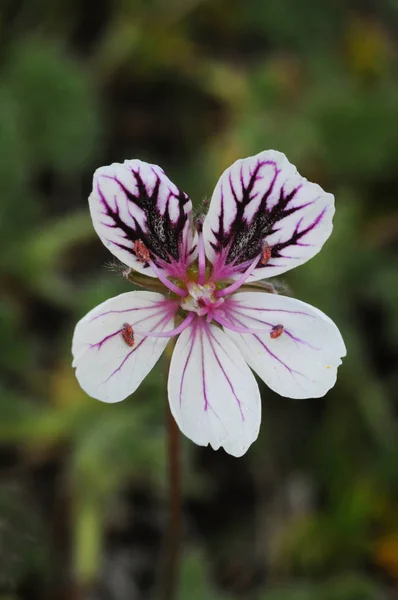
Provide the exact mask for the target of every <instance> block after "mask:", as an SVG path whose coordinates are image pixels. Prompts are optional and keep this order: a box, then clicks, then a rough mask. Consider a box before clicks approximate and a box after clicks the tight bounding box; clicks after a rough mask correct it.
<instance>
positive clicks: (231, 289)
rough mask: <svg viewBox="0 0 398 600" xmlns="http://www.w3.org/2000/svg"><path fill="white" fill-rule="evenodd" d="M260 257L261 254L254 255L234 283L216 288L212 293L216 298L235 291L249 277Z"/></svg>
mask: <svg viewBox="0 0 398 600" xmlns="http://www.w3.org/2000/svg"><path fill="white" fill-rule="evenodd" d="M261 257H262V254H259V255H258V256H256V258H255V259H254V260H253V262H252V264H251V265H249V267H248V268H247V269H246V271H245V272H244V273H242V275H241V276H240V277H239V279H237V280H236V281H234V283H232V284H231V285H229V286H228V287H226V288H224V289H223V290H217V291H216V292H215V294H214V295H215V296H216V297H217V298H220V297H221V296H227V295H228V294H232V292H235V290H237V289H239V288H240V286H241V285H243V284H244V283H245V281H246V280H247V279H249V277H250V275H251V274H252V273H253V271H254V269H255V268H256V267H257V265H258V263H259V262H260V260H261Z"/></svg>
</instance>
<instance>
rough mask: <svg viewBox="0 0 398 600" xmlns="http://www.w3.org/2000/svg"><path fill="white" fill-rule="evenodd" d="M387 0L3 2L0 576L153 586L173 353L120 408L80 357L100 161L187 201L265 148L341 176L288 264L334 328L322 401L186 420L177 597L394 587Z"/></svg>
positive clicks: (101, 587) (13, 589) (108, 274)
mask: <svg viewBox="0 0 398 600" xmlns="http://www.w3.org/2000/svg"><path fill="white" fill-rule="evenodd" d="M397 43H398V2H397V0H373V1H372V0H369V1H354V0H244V1H243V0H170V1H168V2H166V1H164V0H135V1H128V0H119V1H114V2H112V1H111V0H99V1H98V2H96V3H93V2H90V1H89V0H70V1H66V0H65V1H62V0H60V1H56V0H24V1H23V0H10V1H6V0H0V245H1V252H0V281H1V294H0V340H1V352H0V599H1V600H25V599H26V600H36V599H37V600H47V599H50V598H51V599H54V600H58V599H60V600H61V599H65V600H72V599H75V598H78V597H79V598H87V599H90V600H136V599H138V600H140V599H141V598H143V599H146V598H153V597H154V590H155V589H156V585H159V584H158V583H156V582H157V581H158V578H159V565H160V564H161V556H160V554H161V548H162V545H161V542H162V540H163V539H164V529H165V522H166V516H167V515H166V513H167V478H166V474H167V469H166V464H165V461H166V453H165V415H166V410H165V407H166V404H165V403H166V399H165V377H166V367H167V365H166V361H164V362H163V363H162V362H160V363H159V364H158V365H157V367H156V368H155V370H154V371H153V372H152V374H151V375H150V376H149V377H148V378H147V379H146V380H145V382H144V383H143V384H142V385H141V387H140V388H139V390H138V391H137V392H136V393H135V394H134V396H133V397H131V398H129V399H128V400H126V401H125V402H123V403H120V404H118V405H113V406H112V405H104V404H101V403H99V402H97V401H95V400H92V399H91V398H88V397H87V396H86V395H85V394H84V393H83V392H82V391H81V390H80V389H79V386H78V384H77V382H76V380H75V377H74V373H73V370H72V368H71V356H70V346H71V336H72V333H73V329H74V325H75V323H76V321H77V320H78V319H79V318H81V317H82V316H83V315H84V314H85V313H86V312H87V311H88V310H89V309H91V308H92V307H94V306H95V305H96V304H98V303H100V302H102V301H104V300H106V299H107V298H109V297H111V296H114V295H116V294H118V293H121V292H124V291H129V289H131V288H129V284H128V283H127V282H126V281H125V280H124V279H123V278H122V277H120V275H118V274H117V273H116V272H113V271H112V270H110V269H107V268H105V266H106V265H107V263H109V262H112V257H111V255H110V254H109V253H107V251H106V250H105V249H104V247H103V246H102V244H101V243H100V241H99V240H98V238H97V237H96V235H95V233H94V230H93V228H92V225H91V221H90V217H89V212H88V207H87V196H88V194H89V192H90V189H91V178H92V174H93V171H94V170H95V169H96V168H97V167H98V166H101V165H104V164H109V163H110V162H114V161H123V160H124V159H125V158H141V159H143V160H147V161H149V162H153V163H155V164H160V165H161V166H162V167H163V168H164V169H165V170H166V172H167V174H168V175H169V176H170V178H171V179H172V180H173V181H175V182H176V183H177V184H178V185H179V186H180V187H181V188H182V189H184V190H185V191H186V192H187V193H188V194H189V195H190V196H191V197H192V198H193V199H194V202H195V203H196V204H197V205H198V204H199V203H200V202H201V201H202V200H203V198H205V197H207V198H208V197H210V196H211V193H212V190H213V187H214V185H215V183H216V181H217V178H218V177H219V175H220V174H221V172H222V170H223V169H224V168H226V167H227V166H229V165H230V164H231V163H232V162H233V161H234V160H236V159H237V158H241V157H245V156H249V155H251V154H254V153H257V152H259V151H261V150H264V149H268V148H275V149H277V150H280V151H282V152H284V153H285V154H286V155H287V156H288V158H289V160H290V161H291V162H293V163H294V164H296V165H297V167H298V169H299V171H300V172H301V173H302V174H303V175H305V176H306V177H308V178H309V179H310V180H312V181H315V182H317V183H320V184H321V185H322V186H323V187H324V188H325V189H326V190H327V191H331V192H333V193H334V194H335V196H336V205H337V213H336V217H335V228H334V232H333V235H332V237H331V239H330V240H329V241H328V243H327V244H326V246H325V248H324V249H323V250H322V252H321V253H320V254H319V255H318V256H316V257H315V258H314V259H313V260H311V261H310V262H309V263H307V264H306V265H304V266H302V267H299V268H297V269H295V270H294V271H292V272H289V273H288V274H286V276H284V277H282V278H281V281H282V284H283V285H285V286H286V287H287V288H288V289H289V292H290V293H291V294H293V295H294V296H296V297H298V298H300V299H302V300H305V301H307V302H309V303H311V304H313V305H315V306H317V307H318V308H320V309H321V310H323V311H324V312H326V313H327V314H328V315H329V316H330V317H331V318H333V320H335V322H336V323H337V324H338V326H339V327H340V329H341V331H342V333H343V336H344V339H345V341H346V345H347V349H348V356H347V358H346V360H345V361H344V363H343V366H342V367H340V370H339V376H338V383H337V385H336V387H335V388H334V389H333V390H332V391H331V392H330V393H329V394H328V395H327V396H326V397H325V398H322V399H315V400H314V399H313V400H302V401H299V400H290V399H286V398H281V397H279V396H277V395H275V394H273V393H272V392H271V391H270V390H268V389H266V388H265V386H262V387H261V389H262V396H263V423H262V428H261V434H260V437H259V439H258V441H257V442H256V443H255V444H254V445H253V446H252V448H251V449H250V450H249V452H248V453H247V455H245V456H244V457H243V458H241V459H235V458H232V457H230V456H228V455H226V454H225V453H224V452H223V451H222V450H220V451H218V452H214V451H212V450H211V449H208V448H199V447H196V446H194V445H193V444H192V443H191V442H189V441H188V440H185V439H184V440H182V442H183V445H182V451H183V480H184V484H183V488H184V489H183V494H184V500H183V529H184V546H183V554H182V564H181V573H180V590H179V595H178V599H179V600H231V599H232V598H236V597H237V598H241V599H244V600H252V599H253V600H392V599H394V598H397V597H398V595H397V591H396V590H397V583H398V502H397V494H398V446H397V442H396V440H397V433H398V424H397V419H396V416H397V384H398V377H397V359H398V344H397V339H398V338H397V334H398V281H397V276H398V275H397V267H398V261H397V234H398V210H397V195H398V192H397V186H398V170H397V164H398V71H397Z"/></svg>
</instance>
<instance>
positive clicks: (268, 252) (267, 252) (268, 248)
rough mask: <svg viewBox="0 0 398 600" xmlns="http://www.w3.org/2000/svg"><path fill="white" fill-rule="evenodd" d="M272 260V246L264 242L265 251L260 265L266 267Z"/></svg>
mask: <svg viewBox="0 0 398 600" xmlns="http://www.w3.org/2000/svg"><path fill="white" fill-rule="evenodd" d="M270 258H271V246H270V245H269V244H268V242H264V246H263V251H262V253H261V259H260V265H266V264H267V262H268V261H269V259H270Z"/></svg>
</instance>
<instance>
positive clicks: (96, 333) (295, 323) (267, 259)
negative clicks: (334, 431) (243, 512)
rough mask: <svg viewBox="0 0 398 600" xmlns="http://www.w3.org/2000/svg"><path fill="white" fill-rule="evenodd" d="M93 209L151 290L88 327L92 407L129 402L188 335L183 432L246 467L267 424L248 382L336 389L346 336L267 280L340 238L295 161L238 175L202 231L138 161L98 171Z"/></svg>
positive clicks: (274, 155) (302, 392) (237, 168)
mask: <svg viewBox="0 0 398 600" xmlns="http://www.w3.org/2000/svg"><path fill="white" fill-rule="evenodd" d="M89 204H90V211H91V217H92V220H93V224H94V228H95V230H96V232H97V233H98V235H99V237H100V239H101V241H102V242H103V243H104V244H105V246H106V247H107V248H109V250H110V251H111V252H112V253H113V254H114V255H115V256H116V257H117V258H118V259H120V260H121V261H122V262H123V263H125V264H126V265H128V267H130V270H128V271H127V276H128V277H129V278H130V279H132V280H133V281H136V282H138V281H139V282H140V284H142V282H144V283H145V284H146V286H147V287H148V288H149V289H150V290H152V291H133V292H127V293H124V294H121V295H119V296H117V297H116V298H111V299H110V300H107V301H106V302H104V303H103V304H100V305H99V306H97V307H96V308H94V309H93V310H92V311H91V312H89V313H88V314H87V315H86V316H85V317H83V319H81V321H79V323H78V324H77V326H76V330H75V333H74V337H73V348H72V351H73V356H74V361H73V365H74V366H75V367H76V376H77V379H78V381H79V383H80V385H81V387H82V388H83V389H84V390H85V391H86V392H87V393H88V394H89V395H90V396H93V397H94V398H98V399H99V400H102V401H103V402H119V401H120V400H123V399H124V398H126V397H127V396H128V395H130V394H131V393H132V392H134V391H135V390H136V389H137V387H138V386H139V385H140V383H141V381H142V380H143V379H144V377H145V376H146V375H147V374H148V373H149V371H150V370H151V369H152V368H153V366H154V365H155V363H156V362H157V361H158V359H159V358H160V355H161V354H162V352H163V350H164V349H165V347H166V345H167V342H168V340H169V339H170V338H171V337H173V336H177V335H179V337H178V340H177V342H176V345H175V348H174V352H173V355H172V359H171V364H170V372H169V380H168V395H169V401H170V408H171V412H172V414H173V416H174V418H175V420H176V422H177V424H178V426H179V428H180V429H181V431H182V432H183V433H184V434H185V435H186V436H187V437H188V438H190V439H191V440H193V441H194V442H196V443H197V444H199V445H202V446H206V445H208V444H210V445H211V446H212V447H213V448H214V449H215V450H216V449H218V448H220V447H221V446H222V447H223V448H224V449H225V450H226V452H228V453H229V454H232V455H234V456H241V455H243V454H244V453H245V452H246V450H247V449H248V448H249V446H250V445H251V444H252V442H253V441H254V440H255V439H256V438H257V436H258V432H259V427H260V420H261V403H260V394H259V389H258V385H257V382H256V380H255V377H254V375H253V373H252V371H251V369H252V370H253V371H255V372H256V373H257V375H258V376H259V377H260V378H261V379H262V380H263V381H265V383H266V384H267V385H268V386H269V387H270V388H271V389H272V390H274V391H275V392H278V393H279V394H281V395H282V396H287V397H289V398H314V397H315V398H317V397H320V396H323V395H324V394H326V392H327V391H328V390H329V389H330V388H331V387H332V386H333V385H334V383H335V381H336V376H337V367H338V366H339V365H340V364H341V357H343V356H345V352H346V350H345V346H344V342H343V340H342V337H341V335H340V332H339V330H338V328H337V327H336V325H335V324H334V323H333V322H332V321H331V320H330V319H329V318H328V317H327V316H326V315H324V314H323V313H322V312H321V311H320V310H318V309H316V308H314V307H312V306H310V305H309V304H306V303H304V302H301V301H299V300H295V299H293V298H289V297H286V296H281V295H279V294H277V293H276V292H275V290H274V289H273V286H272V285H270V284H267V283H265V282H261V281H260V280H262V279H264V278H266V277H274V276H275V275H280V274H281V273H284V272H285V271H288V270H289V269H292V268H293V267H296V266H299V265H301V264H303V263H305V262H306V261H307V260H309V259H310V258H312V257H313V256H314V255H315V254H316V253H317V252H318V251H319V250H320V249H321V247H322V245H323V244H324V242H325V241H326V240H327V238H328V237H329V235H330V233H331V231H332V217H333V213H334V197H333V195H332V194H328V193H326V192H324V191H323V190H322V188H320V187H319V186H318V185H316V184H314V183H310V182H309V181H307V180H306V179H305V178H303V177H301V176H300V175H299V174H298V172H297V170H296V169H295V167H294V166H293V165H291V164H290V163H289V161H288V160H287V159H286V157H285V156H284V154H282V153H280V152H276V151H274V150H269V151H266V152H261V153H260V154H257V155H256V156H253V157H250V158H246V159H243V160H238V161H237V162H235V163H234V164H233V165H232V166H231V167H229V168H228V169H227V170H226V171H225V172H224V173H223V174H222V176H221V178H220V180H219V181H218V183H217V185H216V188H215V190H214V193H213V196H212V198H211V202H210V207H209V211H208V213H207V215H206V216H205V217H204V218H203V217H199V218H197V219H196V222H195V223H194V219H193V216H192V203H191V200H190V199H189V198H188V196H187V195H186V194H185V193H184V192H182V191H181V190H179V189H178V188H177V187H176V186H175V185H174V184H173V183H172V182H171V181H170V180H169V179H168V178H167V176H166V175H165V173H164V171H163V170H162V169H161V168H160V167H158V166H155V165H151V164H148V163H145V162H142V161H140V160H126V161H125V162H124V163H123V164H118V163H114V164H112V165H110V166H107V167H101V168H100V169H98V170H97V171H96V172H95V174H94V181H93V191H92V193H91V195H90V198H89ZM153 290H155V291H153ZM159 290H160V291H162V292H163V293H159ZM267 292H268V293H267ZM269 292H273V293H269ZM176 319H178V321H176Z"/></svg>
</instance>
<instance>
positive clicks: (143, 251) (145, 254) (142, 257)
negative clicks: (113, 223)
mask: <svg viewBox="0 0 398 600" xmlns="http://www.w3.org/2000/svg"><path fill="white" fill-rule="evenodd" d="M133 250H134V254H135V255H136V257H137V258H138V260H139V261H140V262H142V263H145V262H148V261H149V259H150V254H149V250H148V248H147V247H146V246H145V244H144V242H143V241H142V240H136V241H135V242H134V248H133Z"/></svg>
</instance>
